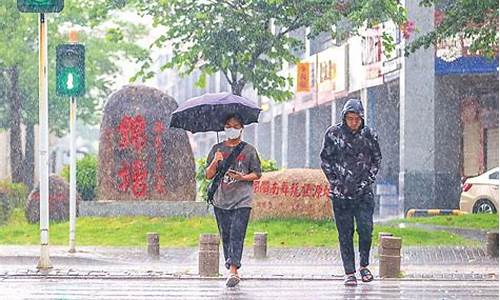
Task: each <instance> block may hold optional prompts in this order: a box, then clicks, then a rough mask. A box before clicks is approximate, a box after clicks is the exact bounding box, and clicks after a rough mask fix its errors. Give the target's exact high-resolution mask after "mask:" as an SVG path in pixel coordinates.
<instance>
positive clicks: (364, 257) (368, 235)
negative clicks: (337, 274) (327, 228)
mask: <svg viewBox="0 0 500 300" xmlns="http://www.w3.org/2000/svg"><path fill="white" fill-rule="evenodd" d="M332 204H333V212H334V214H335V215H334V218H335V223H336V224H337V230H338V234H339V242H340V255H341V257H342V262H343V264H344V271H345V273H346V274H351V273H354V272H356V267H355V263H354V245H353V235H354V220H356V231H357V232H358V237H359V259H360V263H359V264H360V266H361V267H366V266H368V265H369V263H370V261H369V260H370V248H371V246H372V232H373V208H374V201H373V192H371V191H370V192H368V193H366V194H364V195H362V196H360V197H358V198H357V199H352V200H341V199H336V198H333V199H332Z"/></svg>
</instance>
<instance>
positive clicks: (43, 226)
mask: <svg viewBox="0 0 500 300" xmlns="http://www.w3.org/2000/svg"><path fill="white" fill-rule="evenodd" d="M38 33H39V67H38V83H39V87H38V98H39V104H38V105H39V107H38V109H39V112H38V113H39V126H40V128H39V135H40V146H39V148H40V150H39V159H40V162H39V167H40V173H39V176H40V246H41V251H40V259H39V261H38V266H37V268H38V269H42V270H43V269H50V268H52V264H51V262H50V258H49V120H48V116H49V109H48V61H47V22H46V19H45V14H43V13H41V14H40V19H39V32H38Z"/></svg>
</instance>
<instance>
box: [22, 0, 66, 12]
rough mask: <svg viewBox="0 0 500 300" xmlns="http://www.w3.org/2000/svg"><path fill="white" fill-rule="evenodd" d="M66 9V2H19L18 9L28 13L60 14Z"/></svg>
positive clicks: (36, 0) (53, 0)
mask: <svg viewBox="0 0 500 300" xmlns="http://www.w3.org/2000/svg"><path fill="white" fill-rule="evenodd" d="M63 7H64V0H17V9H19V11H20V12H28V13H52V12H60V11H61V10H62V9H63Z"/></svg>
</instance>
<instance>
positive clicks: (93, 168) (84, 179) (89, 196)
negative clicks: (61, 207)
mask: <svg viewBox="0 0 500 300" xmlns="http://www.w3.org/2000/svg"><path fill="white" fill-rule="evenodd" d="M97 166H98V162H97V157H96V156H95V155H86V156H85V157H84V158H82V159H80V160H78V161H77V162H76V190H77V191H78V193H79V194H80V196H81V197H82V200H83V201H92V200H95V197H96V189H97ZM61 177H62V178H64V179H65V180H66V181H67V182H69V166H65V167H64V168H63V169H62V171H61Z"/></svg>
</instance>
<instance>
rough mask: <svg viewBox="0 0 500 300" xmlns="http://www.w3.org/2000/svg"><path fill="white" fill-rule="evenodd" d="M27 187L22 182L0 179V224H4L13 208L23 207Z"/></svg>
mask: <svg viewBox="0 0 500 300" xmlns="http://www.w3.org/2000/svg"><path fill="white" fill-rule="evenodd" d="M28 193H29V191H28V187H27V186H25V185H24V184H22V183H10V182H7V181H0V224H4V223H5V222H7V221H8V220H9V217H10V215H11V213H12V210H13V209H14V208H24V207H25V206H26V202H27V201H28Z"/></svg>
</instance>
